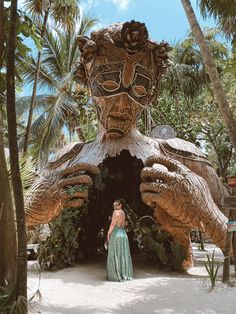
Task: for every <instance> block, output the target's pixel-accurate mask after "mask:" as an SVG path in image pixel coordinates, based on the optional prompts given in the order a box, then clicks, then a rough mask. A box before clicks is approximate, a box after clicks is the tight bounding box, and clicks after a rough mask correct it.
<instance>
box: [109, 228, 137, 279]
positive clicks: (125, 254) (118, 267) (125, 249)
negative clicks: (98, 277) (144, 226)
mask: <svg viewBox="0 0 236 314" xmlns="http://www.w3.org/2000/svg"><path fill="white" fill-rule="evenodd" d="M133 277H134V275H133V266H132V259H131V255H130V248H129V239H128V236H127V233H126V231H125V229H124V228H121V227H117V226H115V228H114V229H113V231H112V233H111V237H110V241H109V244H108V256H107V280H108V281H126V280H132V279H133Z"/></svg>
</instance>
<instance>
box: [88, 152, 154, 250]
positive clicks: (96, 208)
mask: <svg viewBox="0 0 236 314" xmlns="http://www.w3.org/2000/svg"><path fill="white" fill-rule="evenodd" d="M143 167H144V165H143V163H142V161H141V160H140V159H137V158H136V157H132V156H131V155H130V153H129V151H127V150H124V151H122V152H121V153H120V155H118V156H116V157H108V158H106V159H105V160H104V161H103V163H102V164H100V165H99V168H100V170H101V174H100V176H99V177H98V178H96V180H95V187H94V188H93V190H92V191H91V193H90V196H89V199H90V202H89V207H88V215H86V223H85V238H86V246H85V251H86V252H85V254H86V255H87V256H91V255H94V254H96V252H97V250H98V248H99V247H101V245H103V244H104V241H105V239H106V232H107V230H108V227H109V223H110V221H109V216H111V215H112V212H113V207H112V203H113V201H114V200H115V199H119V198H123V199H125V201H126V202H127V203H128V205H129V206H130V207H131V208H132V210H133V211H134V212H135V214H136V215H137V216H138V217H141V216H143V215H152V209H151V208H150V207H148V206H147V205H145V204H144V203H143V201H142V198H141V194H140V191H139V186H140V183H141V178H140V173H141V170H142V168H143ZM101 231H102V232H101ZM128 236H129V239H130V246H131V251H134V250H135V249H136V248H137V246H136V244H135V243H134V242H133V241H132V232H130V233H129V234H128Z"/></svg>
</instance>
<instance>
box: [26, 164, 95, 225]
mask: <svg viewBox="0 0 236 314" xmlns="http://www.w3.org/2000/svg"><path fill="white" fill-rule="evenodd" d="M99 172H100V171H99V169H98V167H97V166H94V165H90V164H87V163H79V164H77V165H74V166H70V167H68V168H66V169H64V170H59V171H55V170H54V171H53V172H51V171H45V173H44V175H43V176H42V177H41V178H39V179H38V180H37V181H36V182H35V183H34V184H33V186H32V188H31V190H30V194H29V195H28V197H27V199H26V224H27V226H33V225H36V224H40V223H47V222H49V221H50V220H52V219H53V218H55V217H56V216H58V215H59V213H60V211H61V209H62V208H78V207H81V206H82V205H83V204H84V203H85V202H86V201H87V199H88V189H89V188H90V187H91V186H92V185H93V181H92V179H91V177H90V176H89V175H88V174H87V173H91V174H94V175H97V174H99Z"/></svg>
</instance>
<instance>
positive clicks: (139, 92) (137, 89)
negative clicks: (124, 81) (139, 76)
mask: <svg viewBox="0 0 236 314" xmlns="http://www.w3.org/2000/svg"><path fill="white" fill-rule="evenodd" d="M133 92H134V94H135V95H136V96H139V97H142V96H145V95H146V94H147V90H146V88H145V87H144V86H142V85H136V86H133Z"/></svg>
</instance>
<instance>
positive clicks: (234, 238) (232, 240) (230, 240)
mask: <svg viewBox="0 0 236 314" xmlns="http://www.w3.org/2000/svg"><path fill="white" fill-rule="evenodd" d="M227 182H228V185H229V186H230V187H231V188H232V196H227V197H224V198H223V200H222V205H223V207H224V208H228V209H229V221H235V220H236V213H235V209H236V177H228V178H227ZM232 248H233V260H234V269H235V275H236V232H232V231H231V232H230V231H228V232H227V237H226V243H225V252H224V256H225V260H224V267H223V279H222V281H223V282H228V281H229V273H230V256H231V250H232Z"/></svg>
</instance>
